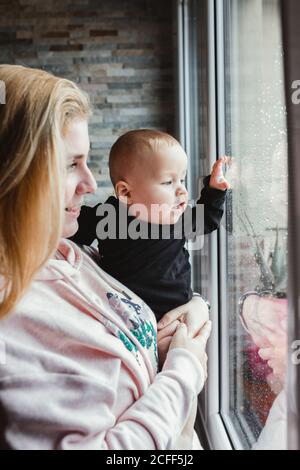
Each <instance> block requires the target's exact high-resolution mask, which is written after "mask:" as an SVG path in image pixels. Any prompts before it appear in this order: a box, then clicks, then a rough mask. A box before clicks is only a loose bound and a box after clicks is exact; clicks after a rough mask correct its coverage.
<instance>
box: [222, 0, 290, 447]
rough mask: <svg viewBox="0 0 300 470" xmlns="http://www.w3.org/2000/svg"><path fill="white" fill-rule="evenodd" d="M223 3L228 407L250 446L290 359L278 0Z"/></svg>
mask: <svg viewBox="0 0 300 470" xmlns="http://www.w3.org/2000/svg"><path fill="white" fill-rule="evenodd" d="M225 8H226V10H225V13H226V16H225V18H226V20H225V29H224V39H225V147H226V154H228V155H231V156H233V157H234V158H235V163H234V164H233V166H232V167H231V170H229V173H228V178H229V179H230V178H232V184H233V188H234V189H233V192H232V198H231V199H230V201H229V202H228V207H227V219H228V221H229V224H227V228H229V230H227V231H226V241H225V243H224V247H226V268H227V269H226V270H227V283H226V297H227V299H226V301H227V306H226V312H227V317H228V318H227V321H228V324H227V331H228V334H229V344H230V347H229V348H228V353H229V360H228V362H227V363H228V374H229V394H228V396H229V403H228V404H227V410H226V411H227V413H226V411H225V414H227V417H229V418H230V420H231V421H232V423H233V424H234V427H235V429H236V430H237V431H238V435H239V438H240V440H241V443H242V446H243V447H244V448H251V447H252V446H253V444H255V443H256V441H257V440H258V438H259V436H260V434H261V431H262V429H263V428H264V426H265V424H266V420H267V418H268V415H269V412H270V409H271V406H272V404H273V402H274V400H275V398H276V396H278V395H279V394H280V392H281V391H282V389H283V386H284V381H285V372H286V366H287V363H286V354H287V350H286V349H287V298H286V297H287V132H286V111H285V99H284V78H283V54H282V38H281V22H280V21H281V18H280V2H279V1H278V0H246V1H243V2H240V1H238V0H229V1H227V2H225ZM250 18H251V21H250V20H249V19H250ZM251 292H252V293H251ZM221 315H222V311H221ZM223 333H224V332H223ZM261 349H263V351H261ZM261 356H263V358H262V357H261ZM268 360H269V361H271V362H270V364H271V365H272V366H273V368H272V367H269V365H268ZM224 408H225V406H224ZM283 438H284V436H283ZM270 440H272V436H270ZM266 445H267V444H266ZM270 445H271V443H270ZM280 445H281V446H282V445H284V443H278V446H280Z"/></svg>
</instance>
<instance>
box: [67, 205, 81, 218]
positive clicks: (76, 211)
mask: <svg viewBox="0 0 300 470" xmlns="http://www.w3.org/2000/svg"><path fill="white" fill-rule="evenodd" d="M80 209H81V208H80V207H67V208H66V209H65V211H66V212H67V213H68V214H70V215H71V216H73V217H78V216H79V214H80Z"/></svg>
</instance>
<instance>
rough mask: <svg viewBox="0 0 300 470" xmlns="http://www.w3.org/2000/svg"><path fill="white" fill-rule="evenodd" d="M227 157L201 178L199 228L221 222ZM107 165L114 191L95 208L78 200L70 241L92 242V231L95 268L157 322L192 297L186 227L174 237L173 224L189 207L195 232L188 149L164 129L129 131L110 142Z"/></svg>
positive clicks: (206, 228) (180, 223)
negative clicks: (133, 295) (124, 288)
mask: <svg viewBox="0 0 300 470" xmlns="http://www.w3.org/2000/svg"><path fill="white" fill-rule="evenodd" d="M226 162H227V157H224V158H222V159H220V160H218V161H217V162H216V163H215V165H214V167H213V170H212V174H211V176H207V177H206V178H204V188H203V190H202V192H201V197H200V199H199V200H198V201H197V204H203V205H204V223H203V224H202V226H201V224H200V226H201V231H202V234H206V233H210V232H212V231H214V230H215V229H217V228H218V227H219V224H220V221H221V218H222V215H223V210H224V202H225V198H226V190H227V189H229V187H230V186H229V183H228V182H227V181H226V180H225V179H224V177H223V174H222V165H223V164H224V163H226ZM109 170H110V177H111V180H112V183H113V185H114V188H115V193H116V196H117V197H114V196H111V197H109V198H108V200H107V201H106V202H105V204H97V205H96V206H95V207H93V208H91V207H87V206H83V207H82V210H81V214H80V216H79V219H78V222H79V230H78V232H77V233H76V234H75V235H74V237H73V238H72V240H73V241H75V242H76V243H79V244H81V245H90V244H91V243H92V242H93V241H94V240H95V238H97V240H98V248H99V254H100V257H101V258H100V263H99V264H100V267H101V268H102V269H104V271H106V272H108V273H109V274H111V275H112V276H113V277H114V278H116V279H118V280H119V281H120V282H121V283H123V284H124V285H125V286H127V287H128V288H129V289H130V290H132V291H133V292H135V293H136V294H137V295H138V296H139V297H141V299H143V300H144V301H145V302H146V303H147V304H148V305H149V306H150V307H151V309H152V310H153V312H154V314H155V316H156V318H157V321H159V320H160V318H161V317H162V316H163V315H164V314H165V313H166V312H168V311H170V310H172V309H174V308H176V307H178V306H180V305H183V304H185V303H187V302H188V301H189V300H190V299H191V297H192V291H191V269H190V264H189V255H188V252H187V250H186V248H185V242H186V234H185V231H182V234H181V236H180V238H179V237H178V233H177V231H176V229H177V228H178V227H182V226H183V220H184V217H186V215H187V214H188V213H189V215H190V220H191V225H192V226H191V227H190V229H191V231H192V232H193V233H195V230H196V233H197V217H196V216H197V211H196V209H197V204H196V205H195V207H193V208H191V207H190V206H188V192H187V190H186V187H185V178H186V172H187V155H186V153H185V152H184V150H183V148H182V147H181V145H180V144H179V142H178V141H177V140H176V139H175V138H174V137H172V136H170V135H169V134H166V133H164V132H160V131H156V130H148V129H141V130H133V131H130V132H127V133H126V134H124V135H122V136H121V137H120V138H119V139H118V140H117V141H116V142H115V144H114V145H113V146H112V148H111V151H110V155H109ZM109 209H113V210H112V211H110V210H109ZM189 210H190V212H189ZM108 212H109V213H110V215H111V214H114V217H113V218H112V217H108V216H107V213H108ZM124 212H125V216H126V217H122V214H123V215H124ZM132 226H134V228H135V230H134V235H132V233H133V232H132ZM137 227H138V229H139V230H137ZM166 227H168V229H169V231H168V232H167V236H166V232H164V228H166ZM104 229H105V230H104ZM138 232H140V234H143V236H138ZM198 232H199V229H198ZM153 233H155V234H156V235H155V236H153ZM145 234H146V236H145ZM124 294H125V296H126V293H124ZM127 296H128V294H127Z"/></svg>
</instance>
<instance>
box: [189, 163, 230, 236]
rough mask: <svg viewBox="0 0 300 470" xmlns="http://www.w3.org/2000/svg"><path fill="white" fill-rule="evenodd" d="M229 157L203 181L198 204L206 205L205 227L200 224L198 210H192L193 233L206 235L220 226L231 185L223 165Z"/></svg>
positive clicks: (214, 167)
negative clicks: (224, 172) (223, 170)
mask: <svg viewBox="0 0 300 470" xmlns="http://www.w3.org/2000/svg"><path fill="white" fill-rule="evenodd" d="M228 159H229V157H223V158H221V159H219V160H218V161H217V162H216V163H215V164H214V166H213V169H212V174H211V175H210V176H206V177H205V178H204V180H203V183H204V187H203V189H202V191H201V196H200V199H199V200H198V201H197V204H203V205H204V227H203V226H202V224H199V221H198V220H197V219H198V215H197V208H196V206H195V207H193V208H192V220H193V223H192V227H193V233H199V232H200V231H201V235H203V234H204V235H205V234H208V233H211V232H213V231H214V230H216V229H217V228H218V227H219V226H220V222H221V219H222V216H223V212H224V203H225V199H226V193H227V189H229V188H230V185H229V183H228V182H227V181H226V180H225V178H224V176H223V172H222V165H223V164H224V163H226V162H227V161H228Z"/></svg>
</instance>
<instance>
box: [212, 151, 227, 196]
mask: <svg viewBox="0 0 300 470" xmlns="http://www.w3.org/2000/svg"><path fill="white" fill-rule="evenodd" d="M226 163H227V164H230V163H231V158H230V157H222V158H219V160H217V161H216V163H215V164H214V166H213V167H212V171H211V176H210V180H209V187H210V188H214V189H219V190H221V191H225V190H226V189H230V187H231V186H230V184H229V183H228V181H226V179H225V178H224V175H223V169H222V166H223V165H225V164H226Z"/></svg>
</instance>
